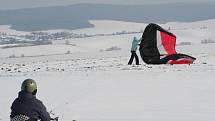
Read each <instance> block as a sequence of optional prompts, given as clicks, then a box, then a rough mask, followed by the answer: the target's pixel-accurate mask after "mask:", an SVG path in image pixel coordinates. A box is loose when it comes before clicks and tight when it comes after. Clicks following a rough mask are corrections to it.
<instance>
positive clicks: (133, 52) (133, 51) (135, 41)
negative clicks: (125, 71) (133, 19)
mask: <svg viewBox="0 0 215 121" xmlns="http://www.w3.org/2000/svg"><path fill="white" fill-rule="evenodd" d="M140 41H141V39H139V40H138V39H137V37H134V38H133V41H132V46H131V57H130V59H129V62H128V65H131V64H132V61H133V59H134V58H135V60H136V65H139V58H138V56H137V54H136V51H137V46H138V44H139V42H140Z"/></svg>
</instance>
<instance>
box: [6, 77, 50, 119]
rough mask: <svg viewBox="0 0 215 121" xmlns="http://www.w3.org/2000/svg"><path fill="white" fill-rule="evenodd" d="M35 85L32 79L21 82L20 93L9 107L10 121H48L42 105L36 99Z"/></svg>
mask: <svg viewBox="0 0 215 121" xmlns="http://www.w3.org/2000/svg"><path fill="white" fill-rule="evenodd" d="M36 93H37V84H36V82H35V81H34V80H32V79H26V80H24V81H23V83H22V86H21V91H20V92H19V95H18V98H16V99H15V100H14V102H13V104H12V106H11V115H10V119H11V121H37V120H40V121H50V120H51V118H50V115H49V113H48V112H47V111H46V107H45V106H44V104H43V103H42V102H41V101H40V100H38V99H37V98H36Z"/></svg>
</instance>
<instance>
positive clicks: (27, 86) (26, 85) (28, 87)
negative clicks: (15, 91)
mask: <svg viewBox="0 0 215 121" xmlns="http://www.w3.org/2000/svg"><path fill="white" fill-rule="evenodd" d="M21 90H22V91H25V92H28V93H31V94H33V95H36V93H37V84H36V82H35V81H34V80H33V79H26V80H24V81H23V82H22V86H21Z"/></svg>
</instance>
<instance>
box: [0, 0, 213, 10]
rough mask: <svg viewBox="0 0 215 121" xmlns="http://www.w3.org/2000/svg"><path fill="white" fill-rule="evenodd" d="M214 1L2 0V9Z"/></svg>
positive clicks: (0, 8)
mask: <svg viewBox="0 0 215 121" xmlns="http://www.w3.org/2000/svg"><path fill="white" fill-rule="evenodd" d="M213 1H214V0H0V10H7V9H20V8H32V7H44V6H60V5H71V4H77V3H105V4H159V3H176V2H213Z"/></svg>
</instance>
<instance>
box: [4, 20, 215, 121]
mask: <svg viewBox="0 0 215 121" xmlns="http://www.w3.org/2000/svg"><path fill="white" fill-rule="evenodd" d="M90 22H91V23H92V24H94V25H95V27H94V28H87V29H81V30H74V31H73V32H75V33H87V34H111V33H116V32H122V31H127V32H135V31H136V32H139V31H141V30H144V28H145V26H146V25H147V24H142V23H130V22H119V21H108V20H103V21H90ZM214 25H215V20H208V21H200V22H193V23H172V22H171V23H167V24H161V26H163V27H165V28H166V29H168V28H170V31H172V32H173V33H175V34H176V36H177V44H178V46H177V47H176V48H177V51H178V52H181V53H185V54H190V55H192V56H194V57H196V58H197V60H196V61H195V63H194V64H191V65H146V64H144V62H143V61H142V60H141V58H140V60H141V65H140V66H135V65H131V66H128V65H127V62H128V59H129V57H130V46H131V41H132V38H133V36H137V37H141V33H136V34H121V35H114V36H94V37H88V38H76V39H75V38H74V39H69V40H65V41H69V43H70V44H65V41H64V40H59V41H54V42H53V44H52V45H41V46H30V47H19V48H8V49H0V58H1V59H0V81H1V86H0V97H1V99H0V107H1V111H0V120H2V121H9V115H10V106H11V103H12V102H13V100H14V99H15V98H16V97H17V93H18V91H19V90H20V85H21V82H22V81H23V80H24V79H26V78H32V79H35V80H36V81H37V83H38V95H37V97H38V98H39V99H41V100H42V101H43V102H44V104H45V105H46V106H47V109H48V111H51V112H52V113H53V114H54V115H52V116H53V117H54V116H59V117H60V120H61V121H72V120H77V121H212V120H215V118H214V112H215V105H214V101H215V96H214V92H215V88H214V86H215V79H214V76H213V75H214V73H215V61H214V60H215V49H214V47H215V44H214V43H211V42H209V43H207V44H201V42H202V40H205V39H206V40H207V39H210V40H213V41H214V40H215V36H214V35H215V32H214V31H213V30H214V29H215V26H214ZM1 31H2V30H1ZM52 31H53V30H52ZM183 42H185V43H186V42H188V43H189V44H184V43H183ZM111 48H112V49H111ZM107 50H110V51H107ZM11 55H15V57H17V58H8V57H9V56H11ZM23 55H24V56H23ZM139 57H140V56H139Z"/></svg>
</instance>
